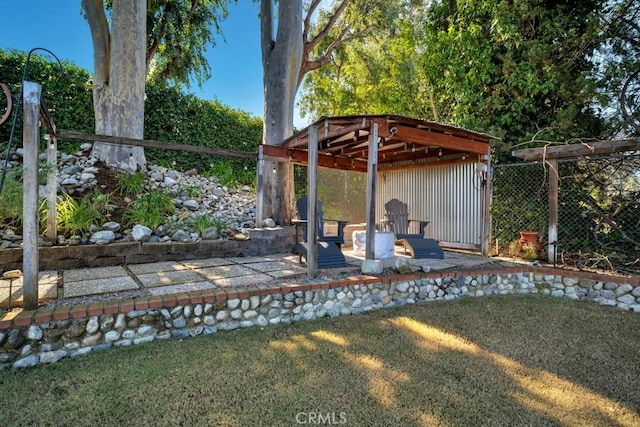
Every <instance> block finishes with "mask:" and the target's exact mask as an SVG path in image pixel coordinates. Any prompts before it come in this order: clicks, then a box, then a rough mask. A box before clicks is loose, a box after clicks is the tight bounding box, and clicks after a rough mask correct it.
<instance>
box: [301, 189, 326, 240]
mask: <svg viewBox="0 0 640 427" xmlns="http://www.w3.org/2000/svg"><path fill="white" fill-rule="evenodd" d="M308 207H309V198H308V197H307V196H302V197H300V198H299V199H298V200H297V201H296V210H297V211H298V214H297V215H298V218H299V219H302V220H304V221H307V220H308V219H309V218H308V215H307V212H308ZM316 216H317V217H318V220H317V227H318V238H322V237H324V225H323V222H322V218H323V215H322V202H321V201H320V200H318V202H317V204H316ZM304 234H305V238H306V234H307V227H306V226H305V227H304Z"/></svg>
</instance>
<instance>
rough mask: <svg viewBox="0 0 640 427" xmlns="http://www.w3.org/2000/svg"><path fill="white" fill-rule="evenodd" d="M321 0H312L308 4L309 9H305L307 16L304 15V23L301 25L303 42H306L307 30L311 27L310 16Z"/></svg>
mask: <svg viewBox="0 0 640 427" xmlns="http://www.w3.org/2000/svg"><path fill="white" fill-rule="evenodd" d="M320 2H321V0H313V1H312V2H311V4H310V5H309V10H308V11H307V16H305V17H304V25H303V27H302V40H303V41H304V43H305V44H306V43H307V36H308V35H309V30H310V29H311V16H313V12H315V10H316V8H317V7H318V6H319V5H320Z"/></svg>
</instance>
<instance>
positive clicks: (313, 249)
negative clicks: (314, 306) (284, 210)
mask: <svg viewBox="0 0 640 427" xmlns="http://www.w3.org/2000/svg"><path fill="white" fill-rule="evenodd" d="M308 155H309V159H308V166H307V186H308V187H307V190H308V191H307V198H308V203H307V275H308V276H309V277H315V276H317V275H318V213H317V212H318V206H317V205H318V203H317V202H318V128H316V126H315V125H312V126H309V154H308Z"/></svg>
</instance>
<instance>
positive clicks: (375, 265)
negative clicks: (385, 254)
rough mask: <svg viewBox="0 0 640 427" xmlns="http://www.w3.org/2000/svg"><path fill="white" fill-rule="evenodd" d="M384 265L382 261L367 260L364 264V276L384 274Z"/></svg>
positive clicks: (362, 269)
mask: <svg viewBox="0 0 640 427" xmlns="http://www.w3.org/2000/svg"><path fill="white" fill-rule="evenodd" d="M383 269H384V265H383V263H382V261H380V260H377V259H366V260H364V262H363V263H362V268H361V271H362V274H382V270H383Z"/></svg>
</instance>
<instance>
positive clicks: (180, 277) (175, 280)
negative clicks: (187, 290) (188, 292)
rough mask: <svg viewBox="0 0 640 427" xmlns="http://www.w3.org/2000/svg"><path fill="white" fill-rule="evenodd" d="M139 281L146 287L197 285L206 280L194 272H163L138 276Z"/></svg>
mask: <svg viewBox="0 0 640 427" xmlns="http://www.w3.org/2000/svg"><path fill="white" fill-rule="evenodd" d="M137 277H138V280H140V282H142V284H143V285H144V286H145V287H149V288H151V287H156V286H167V285H179V284H183V283H196V282H202V281H205V280H206V278H205V277H203V276H202V275H200V274H198V273H196V272H195V271H193V270H186V269H185V270H176V271H161V272H158V273H145V274H138V275H137Z"/></svg>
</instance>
